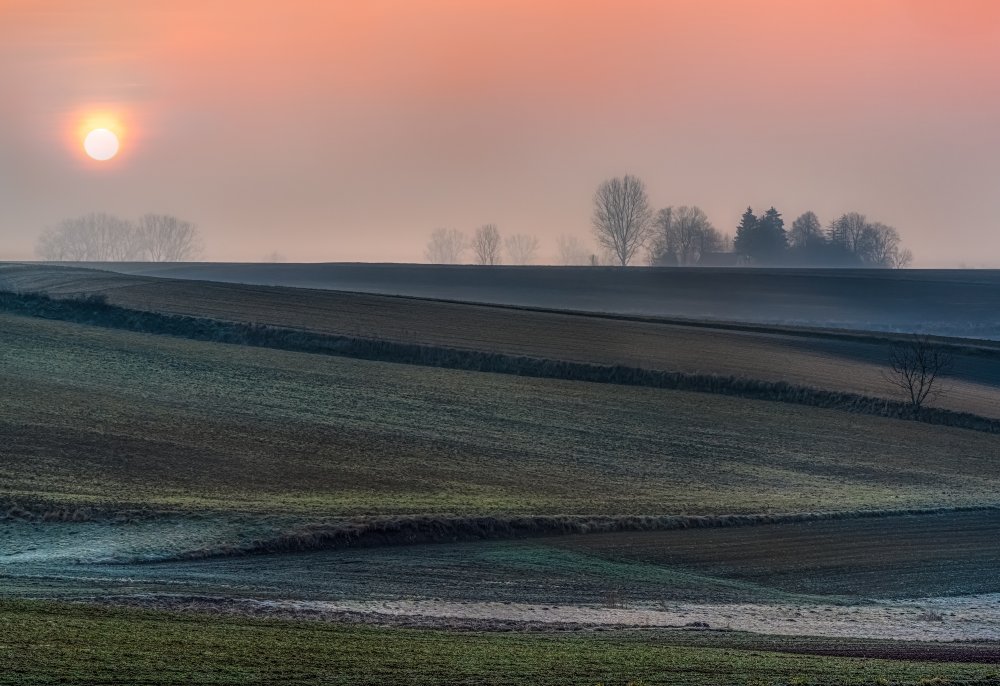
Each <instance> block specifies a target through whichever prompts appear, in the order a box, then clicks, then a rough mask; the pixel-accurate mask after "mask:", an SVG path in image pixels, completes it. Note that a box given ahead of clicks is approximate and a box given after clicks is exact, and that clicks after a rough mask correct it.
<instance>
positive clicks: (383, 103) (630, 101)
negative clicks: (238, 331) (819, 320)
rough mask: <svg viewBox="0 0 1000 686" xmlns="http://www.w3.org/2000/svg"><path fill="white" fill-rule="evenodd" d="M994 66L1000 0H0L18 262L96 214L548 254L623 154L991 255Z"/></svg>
mask: <svg viewBox="0 0 1000 686" xmlns="http://www.w3.org/2000/svg"><path fill="white" fill-rule="evenodd" d="M998 73H1000V2H997V1H995V0H948V1H945V0H659V1H649V2H643V1H640V0H636V1H630V0H611V1H608V2H587V1H585V0H566V1H561V0H560V1H555V0H553V1H551V2H545V1H544V0H523V1H522V0H427V1H423V0H397V1H388V0H357V1H355V0H343V1H342V2H336V1H334V0H326V1H316V2H308V1H306V0H282V1H280V2H263V1H257V0H239V1H228V0H227V1H223V0H215V1H213V0H197V1H191V2H189V1H187V0H170V1H169V2H166V1H165V2H144V1H143V2H140V1H137V0H51V1H50V0H0V122H2V126H0V258H7V259H17V258H30V257H31V256H32V254H33V246H34V243H35V239H36V237H37V234H38V233H39V231H41V230H42V229H43V228H44V227H46V226H48V225H51V224H53V223H55V222H56V221H58V220H59V219H60V218H63V217H65V216H68V215H73V214H77V213H83V212H88V211H92V210H106V211H110V212H115V213H119V214H121V215H124V216H132V215H138V214H140V213H142V212H145V211H162V212H171V213H175V214H178V215H180V216H182V217H184V218H187V219H190V220H192V221H195V222H196V223H198V224H199V226H200V227H201V229H202V232H203V234H204V236H205V243H206V251H205V255H204V256H205V257H206V258H208V259H220V260H222V259H225V260H259V259H261V258H263V257H264V256H265V255H266V254H268V253H270V252H272V251H278V252H280V253H282V254H284V255H285V256H287V257H288V258H289V259H291V260H302V261H320V260H322V261H326V260H329V261H340V260H386V261H421V260H422V259H423V248H424V244H425V243H426V240H427V237H428V235H429V234H430V232H431V231H432V230H434V229H435V228H436V227H455V228H460V229H464V230H467V231H470V232H471V230H472V229H474V228H475V227H476V226H477V225H479V224H482V223H485V222H496V223H497V224H498V225H499V226H500V229H501V231H503V232H507V233H516V232H524V233H535V234H537V235H538V236H539V237H540V238H541V241H542V249H543V250H542V252H543V257H545V256H554V255H555V252H556V247H555V245H556V243H555V239H556V236H558V235H559V234H561V233H576V234H578V235H580V236H581V237H587V238H588V240H589V235H590V213H591V197H592V194H593V191H594V188H595V187H596V186H597V184H598V183H599V182H600V181H601V180H602V179H604V178H606V177H608V176H613V175H617V174H621V173H625V172H630V173H634V174H638V175H639V176H641V177H642V178H643V179H644V180H645V181H646V183H647V185H648V187H649V190H650V196H651V199H652V201H653V203H654V204H655V205H656V206H664V205H669V204H673V205H681V204H696V205H699V206H701V207H702V208H703V209H705V211H706V212H707V213H708V215H709V217H710V218H711V220H712V221H713V223H714V224H715V225H716V226H717V227H718V228H719V229H721V230H723V231H727V232H732V231H733V228H734V227H735V225H736V223H737V222H738V221H739V216H740V214H741V212H742V210H743V209H744V208H745V207H746V206H747V205H748V204H751V205H753V206H754V207H755V208H760V209H766V207H767V206H769V205H771V204H774V205H775V206H777V207H778V209H779V210H781V211H782V212H783V213H784V215H785V218H786V221H787V223H789V224H790V223H791V220H792V219H793V218H794V217H795V216H796V215H798V214H799V213H801V212H803V211H805V210H810V209H811V210H814V211H815V212H817V213H818V214H819V215H820V218H821V219H822V220H823V222H824V223H826V222H827V221H829V220H830V219H831V218H833V216H834V215H836V214H839V213H841V212H844V211H849V210H857V211H860V212H864V213H866V214H868V215H869V216H870V217H871V218H873V219H877V220H879V221H883V222H885V223H888V224H891V225H894V226H896V227H897V228H898V229H899V230H900V232H901V234H902V236H903V239H904V242H905V243H906V244H907V246H908V247H911V248H912V249H913V251H914V252H915V253H916V258H917V259H916V266H933V265H944V266H950V265H957V264H959V263H961V262H965V263H967V264H971V265H1000V78H998ZM100 116H105V117H111V118H113V119H115V120H117V127H118V128H119V132H120V134H121V139H122V152H121V154H120V155H119V157H118V158H116V159H115V160H112V161H110V162H106V163H98V162H94V161H92V160H89V159H88V158H86V157H85V156H84V154H83V152H82V148H81V134H80V130H81V127H82V126H84V125H85V124H86V122H87V121H88V120H89V119H90V118H93V117H100Z"/></svg>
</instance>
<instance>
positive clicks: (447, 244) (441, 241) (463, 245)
mask: <svg viewBox="0 0 1000 686" xmlns="http://www.w3.org/2000/svg"><path fill="white" fill-rule="evenodd" d="M467 248H468V240H467V239H466V237H465V234H464V233H462V232H461V231H459V230H458V229H437V230H436V231H435V232H434V233H432V234H431V239H430V240H429V241H427V250H426V253H425V254H426V256H427V261H428V262H430V263H431V264H458V263H460V262H461V261H462V256H463V255H464V254H465V250H466V249H467Z"/></svg>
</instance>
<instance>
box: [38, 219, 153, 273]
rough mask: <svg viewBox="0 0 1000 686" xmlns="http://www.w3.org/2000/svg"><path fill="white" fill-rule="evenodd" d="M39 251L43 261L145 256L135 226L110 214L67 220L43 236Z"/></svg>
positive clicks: (108, 260)
mask: <svg viewBox="0 0 1000 686" xmlns="http://www.w3.org/2000/svg"><path fill="white" fill-rule="evenodd" d="M35 252H36V253H37V254H38V256H39V257H40V258H42V259H43V260H54V261H65V262H116V261H121V260H139V259H142V255H143V249H142V245H141V243H140V241H139V240H138V237H137V234H136V231H135V227H134V226H133V225H132V223H131V222H129V221H127V220H125V219H121V218H119V217H116V216H114V215H112V214H107V213H106V212H92V213H90V214H86V215H83V216H80V217H73V218H72V219H64V220H63V221H61V222H59V223H58V224H57V225H56V226H54V227H52V228H50V229H47V230H45V231H44V232H43V233H42V235H41V236H40V237H39V239H38V244H37V246H36V247H35Z"/></svg>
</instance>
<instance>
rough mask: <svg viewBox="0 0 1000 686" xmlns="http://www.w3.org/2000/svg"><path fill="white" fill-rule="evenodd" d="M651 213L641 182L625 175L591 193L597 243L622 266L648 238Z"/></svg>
mask: <svg viewBox="0 0 1000 686" xmlns="http://www.w3.org/2000/svg"><path fill="white" fill-rule="evenodd" d="M651 218H652V210H650V208H649V198H648V197H647V196H646V185H645V184H644V183H643V182H642V180H641V179H639V178H638V177H635V176H631V175H628V174H626V175H625V176H624V177H615V178H613V179H609V180H607V181H605V182H604V183H602V184H601V185H600V186H598V188H597V192H596V193H595V194H594V217H593V224H594V231H595V233H596V235H597V240H598V242H599V243H600V244H601V245H602V246H604V247H605V248H607V249H608V250H609V251H610V252H611V253H613V254H614V255H615V257H616V261H617V262H618V263H619V264H621V266H623V267H625V266H627V265H628V263H629V262H631V261H632V259H633V258H634V257H635V254H636V253H637V252H638V251H639V250H640V249H641V248H642V247H644V246H645V245H646V243H647V241H648V240H649V238H650V227H651V225H652V224H651Z"/></svg>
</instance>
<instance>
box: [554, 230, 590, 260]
mask: <svg viewBox="0 0 1000 686" xmlns="http://www.w3.org/2000/svg"><path fill="white" fill-rule="evenodd" d="M557 244H558V246H559V264H561V265H564V266H567V267H569V266H573V265H586V264H589V263H590V252H589V251H588V250H587V248H586V247H585V246H584V245H583V243H581V242H580V239H579V238H577V237H576V236H571V235H569V234H562V235H561V236H559V238H558V240H557Z"/></svg>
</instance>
